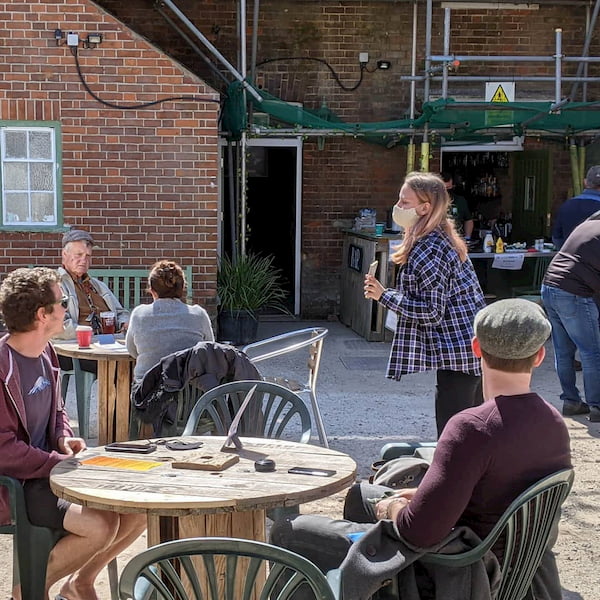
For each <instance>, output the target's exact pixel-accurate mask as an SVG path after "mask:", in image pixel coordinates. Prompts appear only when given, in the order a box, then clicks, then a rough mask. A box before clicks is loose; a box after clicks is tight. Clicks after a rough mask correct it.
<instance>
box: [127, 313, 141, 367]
mask: <svg viewBox="0 0 600 600" xmlns="http://www.w3.org/2000/svg"><path fill="white" fill-rule="evenodd" d="M137 308H138V307H136V308H134V309H133V311H132V312H131V319H129V326H128V327H127V333H126V335H125V346H126V347H127V352H129V354H130V355H131V356H132V357H133V358H137V357H138V356H139V352H138V348H137V346H136V343H135V334H136V331H137V329H138V311H137V310H136V309H137Z"/></svg>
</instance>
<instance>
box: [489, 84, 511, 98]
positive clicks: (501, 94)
mask: <svg viewBox="0 0 600 600" xmlns="http://www.w3.org/2000/svg"><path fill="white" fill-rule="evenodd" d="M492 102H509V100H508V96H507V95H506V92H505V91H504V88H503V87H502V86H501V85H499V86H498V87H497V88H496V91H495V92H494V95H493V96H492Z"/></svg>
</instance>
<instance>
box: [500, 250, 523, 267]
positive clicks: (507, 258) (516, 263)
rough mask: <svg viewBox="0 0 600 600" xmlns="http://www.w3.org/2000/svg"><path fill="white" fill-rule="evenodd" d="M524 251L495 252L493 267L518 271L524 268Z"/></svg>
mask: <svg viewBox="0 0 600 600" xmlns="http://www.w3.org/2000/svg"><path fill="white" fill-rule="evenodd" d="M524 259H525V253H524V252H516V253H514V254H495V255H494V262H493V263H492V269H507V270H509V271H518V270H520V269H522V268H523V260H524Z"/></svg>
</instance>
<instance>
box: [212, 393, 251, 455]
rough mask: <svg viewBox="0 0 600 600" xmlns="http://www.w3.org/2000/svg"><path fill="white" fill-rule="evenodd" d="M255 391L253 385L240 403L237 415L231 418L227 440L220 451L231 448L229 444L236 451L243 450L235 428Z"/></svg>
mask: <svg viewBox="0 0 600 600" xmlns="http://www.w3.org/2000/svg"><path fill="white" fill-rule="evenodd" d="M255 391H256V385H253V386H252V387H251V388H250V390H249V391H248V393H247V394H246V397H245V398H244V401H243V402H242V405H241V406H240V408H239V410H238V411H237V413H235V417H233V421H231V425H230V426H229V431H228V432H227V439H226V440H225V443H224V444H223V446H222V447H221V451H223V450H226V449H227V448H231V444H233V445H234V446H235V447H236V448H237V449H238V450H241V449H242V448H243V446H242V442H241V441H240V438H239V437H238V434H237V428H238V425H239V423H240V419H241V418H242V414H244V411H245V410H246V407H247V406H248V404H249V403H250V399H251V398H252V395H253V394H254V392H255Z"/></svg>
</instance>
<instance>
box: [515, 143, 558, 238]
mask: <svg viewBox="0 0 600 600" xmlns="http://www.w3.org/2000/svg"><path fill="white" fill-rule="evenodd" d="M513 161H514V180H513V181H514V188H513V202H512V207H513V208H512V225H513V233H512V239H513V240H516V241H527V242H530V243H531V242H533V240H535V239H536V238H541V237H544V238H545V237H549V236H550V213H551V206H552V157H551V156H550V152H549V151H547V150H527V151H525V152H514V153H513Z"/></svg>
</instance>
